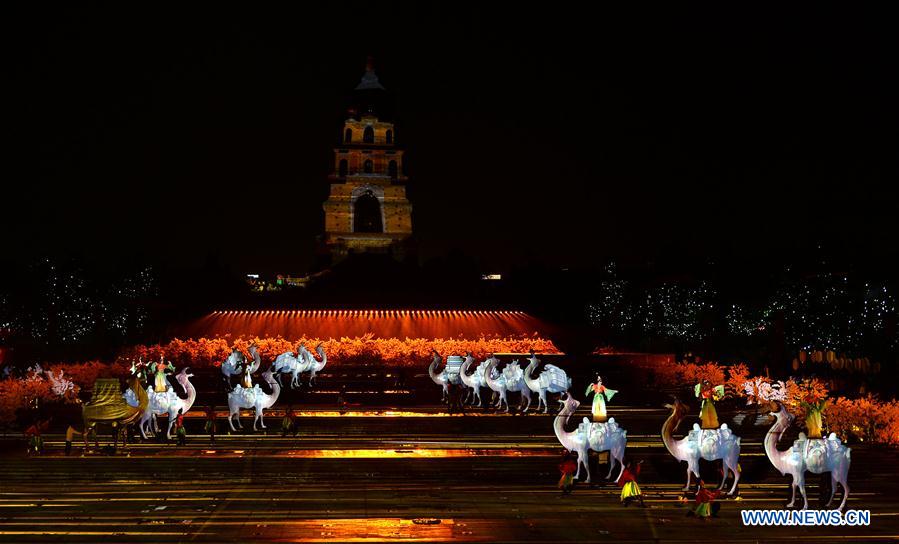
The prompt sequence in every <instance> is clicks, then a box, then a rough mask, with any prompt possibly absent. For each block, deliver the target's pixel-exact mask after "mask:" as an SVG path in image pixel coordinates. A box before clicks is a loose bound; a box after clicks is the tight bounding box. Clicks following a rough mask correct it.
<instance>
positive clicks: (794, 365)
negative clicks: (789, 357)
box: [793, 357, 799, 370]
mask: <svg viewBox="0 0 899 544" xmlns="http://www.w3.org/2000/svg"><path fill="white" fill-rule="evenodd" d="M793 370H799V359H797V358H795V357H793Z"/></svg>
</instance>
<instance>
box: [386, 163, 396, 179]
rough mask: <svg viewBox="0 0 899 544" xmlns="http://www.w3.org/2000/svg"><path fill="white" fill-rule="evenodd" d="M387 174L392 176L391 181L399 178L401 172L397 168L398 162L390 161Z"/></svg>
mask: <svg viewBox="0 0 899 544" xmlns="http://www.w3.org/2000/svg"><path fill="white" fill-rule="evenodd" d="M387 173H388V174H390V179H396V178H397V177H398V176H399V170H398V169H397V167H396V161H390V163H389V164H388V165H387Z"/></svg>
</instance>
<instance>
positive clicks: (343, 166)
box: [337, 159, 349, 178]
mask: <svg viewBox="0 0 899 544" xmlns="http://www.w3.org/2000/svg"><path fill="white" fill-rule="evenodd" d="M348 170H349V165H348V164H347V162H346V159H340V166H339V167H338V168H337V175H338V176H340V177H342V178H345V177H346V175H347V171H348Z"/></svg>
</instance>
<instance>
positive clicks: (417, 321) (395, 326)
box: [173, 310, 549, 339]
mask: <svg viewBox="0 0 899 544" xmlns="http://www.w3.org/2000/svg"><path fill="white" fill-rule="evenodd" d="M547 332H548V331H547V325H546V324H545V323H543V322H541V321H540V320H538V319H536V318H535V317H533V316H531V315H528V314H527V313H524V312H502V311H450V310H432V311H427V310H408V311H404V310H295V311H291V310H281V311H278V310H274V311H271V310H261V311H219V312H213V313H211V314H209V315H207V316H205V317H203V318H201V319H199V320H197V321H195V322H193V323H190V324H188V325H187V326H185V327H183V328H179V329H178V330H175V331H173V333H174V335H175V336H181V337H195V338H199V337H213V336H224V335H232V336H259V337H273V336H282V337H284V338H300V337H302V336H306V337H310V338H340V337H342V336H347V337H355V336H364V335H366V334H369V333H371V334H373V335H374V336H375V337H376V338H459V337H462V338H466V339H477V338H479V337H480V336H495V335H499V336H503V337H508V336H520V335H522V334H526V335H532V334H534V333H538V334H539V335H540V336H542V337H544V338H548V337H549V335H548V334H547Z"/></svg>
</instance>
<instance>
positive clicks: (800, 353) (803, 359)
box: [799, 350, 806, 364]
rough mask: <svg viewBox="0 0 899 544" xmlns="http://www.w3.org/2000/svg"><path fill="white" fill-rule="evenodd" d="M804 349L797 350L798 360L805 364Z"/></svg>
mask: <svg viewBox="0 0 899 544" xmlns="http://www.w3.org/2000/svg"><path fill="white" fill-rule="evenodd" d="M805 358H806V355H805V350H799V362H800V363H802V364H805Z"/></svg>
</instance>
